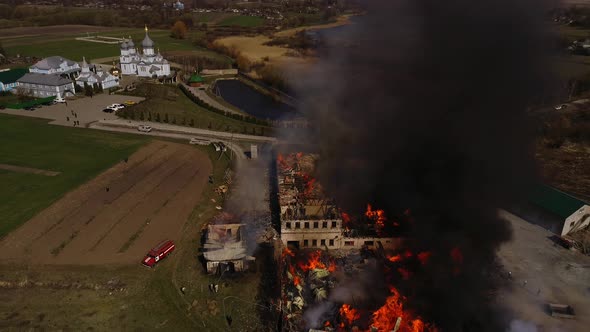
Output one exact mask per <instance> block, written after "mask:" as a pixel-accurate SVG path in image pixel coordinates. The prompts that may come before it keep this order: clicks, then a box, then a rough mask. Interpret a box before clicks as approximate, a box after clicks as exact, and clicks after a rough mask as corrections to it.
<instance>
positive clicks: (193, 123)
mask: <svg viewBox="0 0 590 332" xmlns="http://www.w3.org/2000/svg"><path fill="white" fill-rule="evenodd" d="M194 126H195V119H191V127H194Z"/></svg>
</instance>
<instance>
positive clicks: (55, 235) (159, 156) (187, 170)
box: [0, 141, 212, 265]
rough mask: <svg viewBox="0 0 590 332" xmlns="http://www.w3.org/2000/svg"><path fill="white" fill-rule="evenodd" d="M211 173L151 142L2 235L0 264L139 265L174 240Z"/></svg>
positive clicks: (192, 152)
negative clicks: (157, 247)
mask: <svg viewBox="0 0 590 332" xmlns="http://www.w3.org/2000/svg"><path fill="white" fill-rule="evenodd" d="M211 171H212V165H211V162H210V161H209V158H208V156H207V155H206V154H204V153H202V152H200V151H199V150H197V149H195V148H193V147H191V146H187V145H183V144H177V143H171V142H163V141H155V142H153V143H151V144H149V145H148V146H146V147H144V148H142V149H140V150H139V151H138V152H136V153H135V154H133V155H132V156H131V157H130V158H129V160H128V162H127V163H124V162H121V163H119V164H117V165H115V166H114V167H112V168H110V169H109V170H107V171H105V172H104V173H102V174H100V175H99V176H98V177H96V178H95V179H93V180H91V181H90V182H88V183H86V184H84V185H82V186H80V187H79V188H77V189H75V190H73V191H71V192H70V193H68V194H66V195H65V196H64V197H63V198H62V199H60V200H59V201H57V202H56V203H54V204H53V205H51V206H50V207H49V208H47V209H45V210H44V211H42V212H41V213H39V214H38V215H36V216H35V217H33V218H32V219H31V220H29V221H28V222H27V223H26V224H24V225H23V226H22V227H20V228H19V229H17V230H16V231H14V232H12V233H11V234H9V235H8V236H7V237H6V238H4V239H3V240H2V241H1V242H0V248H1V250H3V253H4V254H3V255H2V258H0V262H3V263H10V262H19V263H23V262H26V263H33V264H80V265H100V264H111V263H114V264H128V263H134V264H135V263H138V262H139V261H140V260H141V259H142V258H143V256H144V255H145V253H146V252H147V251H148V250H149V249H150V248H151V247H153V246H154V245H156V244H157V243H158V242H160V241H162V240H164V239H172V240H179V239H180V238H181V232H182V228H183V226H184V224H185V222H186V221H187V219H188V218H189V216H190V214H191V212H192V211H193V208H194V207H195V205H196V204H197V203H198V202H199V200H200V199H201V192H202V191H203V189H204V188H205V186H206V183H207V178H208V176H209V174H210V173H211ZM107 188H108V191H107Z"/></svg>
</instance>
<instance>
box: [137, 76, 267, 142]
mask: <svg viewBox="0 0 590 332" xmlns="http://www.w3.org/2000/svg"><path fill="white" fill-rule="evenodd" d="M133 95H136V96H142V97H146V98H148V100H147V102H143V103H139V104H137V105H136V106H133V107H130V108H128V111H130V112H131V111H133V112H134V119H136V120H137V119H141V118H139V113H143V114H144V117H143V119H144V120H148V116H149V115H150V114H151V119H152V121H156V114H159V115H160V120H161V122H164V119H165V115H166V114H168V123H171V124H177V125H185V126H190V123H191V120H192V121H193V123H194V125H193V126H194V127H195V128H203V129H212V130H217V131H228V132H236V133H243V134H254V133H258V134H261V133H262V132H263V131H264V134H265V135H271V133H272V132H271V130H272V128H269V127H265V126H260V125H255V124H252V123H247V122H243V121H239V120H235V119H232V118H228V117H226V116H223V115H221V114H217V113H214V112H211V111H208V110H206V109H204V108H202V107H200V106H199V105H197V104H195V103H193V102H192V101H191V100H190V99H189V98H188V97H186V96H185V95H184V94H183V93H182V91H180V89H179V88H178V87H177V86H174V85H156V84H143V85H140V86H138V88H137V90H135V91H134V92H133Z"/></svg>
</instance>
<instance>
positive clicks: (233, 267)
mask: <svg viewBox="0 0 590 332" xmlns="http://www.w3.org/2000/svg"><path fill="white" fill-rule="evenodd" d="M243 226H244V225H242V224H221V225H217V224H213V225H209V226H207V234H206V237H205V244H204V246H203V250H204V253H203V257H204V258H205V261H206V265H207V273H211V274H213V273H216V274H222V273H224V272H228V273H231V272H240V271H246V270H248V269H249V268H250V265H251V264H253V263H254V261H255V258H254V257H252V256H249V255H248V254H247V252H246V242H245V240H244V237H243V235H242V227H243Z"/></svg>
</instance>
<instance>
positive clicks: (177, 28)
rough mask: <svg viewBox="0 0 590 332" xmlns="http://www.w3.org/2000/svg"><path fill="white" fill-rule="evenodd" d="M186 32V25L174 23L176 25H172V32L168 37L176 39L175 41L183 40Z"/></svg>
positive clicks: (178, 22) (180, 22) (179, 22)
mask: <svg viewBox="0 0 590 332" xmlns="http://www.w3.org/2000/svg"><path fill="white" fill-rule="evenodd" d="M187 30H188V29H187V27H186V24H184V22H182V21H176V23H174V26H172V31H171V33H170V36H171V37H172V38H176V39H184V37H186V32H187Z"/></svg>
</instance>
